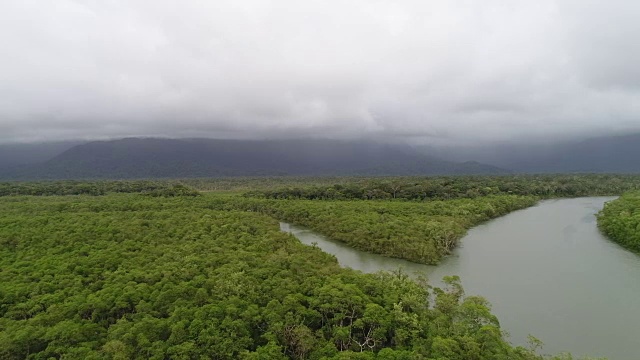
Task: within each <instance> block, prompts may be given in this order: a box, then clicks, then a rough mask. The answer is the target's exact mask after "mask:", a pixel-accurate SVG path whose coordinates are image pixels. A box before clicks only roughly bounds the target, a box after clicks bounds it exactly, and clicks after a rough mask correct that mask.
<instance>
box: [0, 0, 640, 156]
mask: <svg viewBox="0 0 640 360" xmlns="http://www.w3.org/2000/svg"><path fill="white" fill-rule="evenodd" d="M638 18H640V3H638V2H635V1H622V0H612V1H607V2H602V1H590V0H586V1H585V0H579V1H578V0H576V1H551V0H541V1H533V2H532V1H496V0H487V1H482V2H475V1H451V0H447V1H350V2H348V3H345V2H342V1H221V0H218V1H189V2H183V1H166V0H162V1H109V2H104V1H68V0H67V1H65V0H59V1H55V2H42V1H29V0H9V1H3V2H2V3H1V4H0V49H2V56H1V57H0V142H3V143H7V142H30V141H58V140H75V139H103V138H118V137H127V136H160V137H214V138H297V137H309V136H313V137H325V138H347V139H350V138H372V139H385V140H393V141H403V142H410V143H412V144H447V145H456V144H465V145H469V144H485V143H493V142H505V141H516V142H517V141H523V140H527V141H536V140H543V139H544V140H545V141H549V140H551V141H553V140H556V139H558V140H560V139H563V140H566V139H571V138H573V139H579V138H586V137H590V136H596V135H607V134H622V133H627V132H633V131H639V130H640V121H638V116H639V115H640V105H638V104H640V95H639V94H640V93H639V90H640V70H639V69H638V66H637V64H638V63H640V50H639V49H638V47H637V46H636V44H637V43H638V42H639V41H640V23H639V22H638V21H637V19H638Z"/></svg>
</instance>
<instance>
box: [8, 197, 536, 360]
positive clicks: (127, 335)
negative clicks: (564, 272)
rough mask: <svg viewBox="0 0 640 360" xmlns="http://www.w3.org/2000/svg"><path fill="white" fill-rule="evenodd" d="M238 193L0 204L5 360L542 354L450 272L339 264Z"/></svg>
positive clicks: (508, 356) (47, 199)
mask: <svg viewBox="0 0 640 360" xmlns="http://www.w3.org/2000/svg"><path fill="white" fill-rule="evenodd" d="M236 198H237V199H241V198H239V197H226V198H225V197H222V198H221V197H216V196H213V195H208V196H200V197H189V196H175V197H162V198H161V197H148V196H143V195H141V194H110V195H105V196H87V195H82V196H43V197H33V196H31V197H25V196H8V197H3V198H0V214H1V215H0V269H1V270H0V358H2V359H25V358H26V359H52V358H53V359H203V358H213V359H238V358H243V359H461V360H462V359H465V360H467V359H540V358H541V357H540V356H537V355H534V354H533V353H532V352H531V351H529V350H526V349H523V348H519V347H518V348H514V347H512V346H511V345H509V344H508V343H507V342H506V341H505V340H504V338H503V335H502V332H501V330H500V326H499V322H498V320H497V319H496V318H495V316H493V315H492V314H491V312H490V307H489V304H488V303H487V302H486V301H485V300H483V299H482V298H480V297H476V296H465V295H464V292H463V290H462V288H461V287H460V284H459V282H458V280H457V279H456V278H450V279H447V282H448V284H449V287H448V288H446V289H435V288H431V287H429V286H428V285H427V284H426V283H424V282H420V281H414V280H412V279H410V278H409V277H407V276H406V275H405V274H403V273H401V272H396V273H379V274H375V275H366V274H362V273H360V272H357V271H352V270H349V269H342V268H340V267H339V266H338V264H337V262H336V260H335V258H333V257H332V256H330V255H328V254H325V253H323V252H322V251H320V250H319V249H318V248H314V247H309V246H305V245H302V244H301V243H300V242H299V241H297V240H296V239H295V238H294V237H293V236H291V235H288V234H285V233H282V232H280V231H279V228H278V222H277V220H275V219H273V218H271V217H268V216H266V215H263V214H259V213H255V212H248V211H241V210H236V209H233V207H235V205H234V203H233V202H234V201H235V200H234V199H236Z"/></svg>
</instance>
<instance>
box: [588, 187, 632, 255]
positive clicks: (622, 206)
mask: <svg viewBox="0 0 640 360" xmlns="http://www.w3.org/2000/svg"><path fill="white" fill-rule="evenodd" d="M598 226H599V227H600V229H601V230H602V231H603V232H604V233H605V234H606V235H607V236H608V237H609V238H611V239H612V240H613V241H615V242H617V243H619V244H620V245H622V246H624V247H626V248H628V249H631V250H633V251H636V252H640V192H629V193H625V194H624V195H622V196H621V197H620V198H618V199H616V200H613V201H610V202H607V203H606V204H605V206H604V208H603V209H602V210H601V211H600V213H599V214H598Z"/></svg>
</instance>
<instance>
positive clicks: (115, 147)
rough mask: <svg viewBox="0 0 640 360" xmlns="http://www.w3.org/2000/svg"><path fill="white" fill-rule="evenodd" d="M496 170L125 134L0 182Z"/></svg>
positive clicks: (411, 158) (370, 150)
mask: <svg viewBox="0 0 640 360" xmlns="http://www.w3.org/2000/svg"><path fill="white" fill-rule="evenodd" d="M500 173H506V171H505V170H503V169H499V168H497V167H494V166H488V165H483V164H479V163H476V162H465V163H457V162H451V161H444V160H440V159H437V158H435V157H433V156H426V155H424V154H420V153H418V152H416V151H415V150H413V149H412V148H410V147H408V146H400V145H388V144H381V143H374V142H347V141H337V140H312V139H309V140H260V141H258V140H253V141H250V140H215V139H150V138H146V139H137V138H130V139H122V140H113V141H96V142H90V143H86V144H82V145H78V146H75V147H72V148H71V149H69V150H67V151H65V152H63V153H62V154H59V155H57V156H55V157H53V158H51V159H48V160H47V161H44V162H42V163H40V164H33V165H29V166H23V167H19V168H8V169H4V170H2V169H1V168H0V179H1V178H4V179H31V180H33V179H135V178H193V177H222V176H264V175H322V176H327V175H437V174H500Z"/></svg>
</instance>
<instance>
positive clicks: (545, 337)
mask: <svg viewBox="0 0 640 360" xmlns="http://www.w3.org/2000/svg"><path fill="white" fill-rule="evenodd" d="M612 199H614V198H613V197H591V198H577V199H560V200H546V201H542V202H540V203H539V204H538V205H536V206H534V207H531V208H528V209H525V210H520V211H516V212H513V213H511V214H509V215H506V216H504V217H502V218H499V219H496V220H493V221H490V222H488V223H486V224H483V225H480V226H478V227H476V228H474V229H471V230H470V231H469V233H468V234H467V236H466V237H464V239H462V242H461V246H460V247H459V248H458V249H457V250H456V251H455V252H454V254H453V255H452V256H450V257H448V258H446V259H445V260H444V261H442V263H441V264H440V265H438V266H427V265H420V264H415V263H410V262H407V261H403V260H398V259H391V258H386V257H382V256H379V255H373V254H368V253H365V252H362V251H358V250H354V249H352V248H350V247H348V246H345V245H343V244H341V243H339V242H335V241H331V240H328V239H327V238H325V237H323V236H320V235H317V234H314V233H313V232H311V231H309V230H306V229H303V228H299V227H296V226H293V225H289V224H286V223H282V224H281V228H282V230H283V231H287V232H291V233H292V234H293V235H295V236H296V237H297V238H298V239H300V241H302V242H303V243H305V244H309V245H311V244H313V243H316V244H317V246H319V247H320V248H321V249H323V250H324V251H326V252H328V253H330V254H334V255H335V256H336V258H337V259H338V261H339V263H340V264H341V265H342V266H345V267H350V268H353V269H357V270H361V271H364V272H376V271H379V270H395V269H397V268H398V267H402V268H403V269H404V270H405V271H406V272H408V273H421V274H426V275H427V276H428V277H429V279H431V280H433V281H432V283H435V284H437V283H438V280H440V279H442V277H443V276H445V275H459V276H460V277H461V279H462V284H463V286H464V288H465V292H466V293H467V294H470V295H471V294H472V295H482V296H483V297H485V298H487V299H488V300H489V301H490V302H491V304H492V305H493V313H494V314H496V315H497V316H498V318H499V319H500V323H501V325H502V328H503V330H506V331H507V332H508V333H509V334H510V338H509V340H510V341H511V342H512V343H514V344H518V345H526V343H527V335H528V334H531V335H534V336H535V337H537V338H538V339H540V340H542V342H543V343H544V348H543V352H544V353H551V354H555V353H558V352H562V351H568V352H571V353H572V354H573V355H574V356H575V355H578V356H583V355H590V356H593V357H596V356H606V357H608V358H609V359H611V360H638V359H640V345H638V344H639V343H638V339H640V256H638V255H635V254H633V253H631V252H629V251H626V250H624V249H623V248H621V247H620V246H618V245H616V244H615V243H612V242H611V241H609V240H608V239H606V238H605V237H603V235H602V234H600V232H599V231H598V228H597V226H596V218H595V214H596V213H597V212H598V211H599V210H600V209H602V206H603V205H604V203H605V202H606V201H609V200H612Z"/></svg>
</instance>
